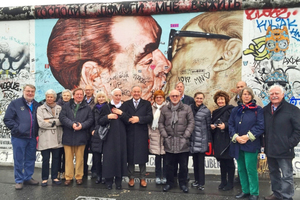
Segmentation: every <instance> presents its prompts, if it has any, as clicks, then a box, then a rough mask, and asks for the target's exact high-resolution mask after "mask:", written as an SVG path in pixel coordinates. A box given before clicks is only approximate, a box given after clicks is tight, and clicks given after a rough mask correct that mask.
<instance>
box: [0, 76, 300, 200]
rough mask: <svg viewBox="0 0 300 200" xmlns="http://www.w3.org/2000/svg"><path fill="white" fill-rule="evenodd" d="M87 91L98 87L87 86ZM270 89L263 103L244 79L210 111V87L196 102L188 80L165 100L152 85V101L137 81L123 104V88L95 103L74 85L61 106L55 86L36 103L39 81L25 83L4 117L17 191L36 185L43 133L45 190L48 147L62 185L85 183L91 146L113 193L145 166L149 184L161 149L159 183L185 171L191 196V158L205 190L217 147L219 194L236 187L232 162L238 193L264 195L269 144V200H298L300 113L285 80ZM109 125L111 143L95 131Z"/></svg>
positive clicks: (181, 179) (183, 184)
mask: <svg viewBox="0 0 300 200" xmlns="http://www.w3.org/2000/svg"><path fill="white" fill-rule="evenodd" d="M85 89H86V90H87V89H88V90H92V89H91V87H90V86H87V87H86V88H85ZM89 92H91V93H90V94H93V91H86V94H88V93H89ZM269 93H270V94H269V95H270V101H271V102H270V103H269V104H268V105H267V106H266V107H264V108H262V107H263V105H262V103H261V101H260V102H259V99H258V98H257V97H256V96H255V95H254V93H253V91H252V89H251V88H249V87H247V85H246V83H245V82H243V81H240V82H239V83H238V84H237V96H235V97H234V98H232V99H231V100H230V97H229V95H228V93H226V92H225V91H218V92H217V93H216V94H215V95H214V98H213V100H214V102H215V103H216V105H217V107H218V108H217V109H216V110H214V111H213V112H211V111H210V110H209V109H208V108H207V107H206V106H205V105H204V104H203V102H204V99H205V94H204V93H202V92H196V93H195V95H194V98H192V97H189V96H188V95H184V85H183V83H182V82H179V83H177V84H176V86H175V89H174V90H172V91H171V92H170V94H169V97H168V98H166V96H165V93H164V92H163V91H161V90H158V91H155V92H154V94H153V101H154V103H153V104H152V105H151V103H150V102H149V101H146V100H143V99H142V98H141V95H142V90H141V88H140V87H139V86H134V87H133V88H132V91H131V95H132V99H130V100H128V101H126V102H124V103H123V102H122V101H121V99H122V91H121V90H120V89H118V88H116V89H114V90H113V91H112V93H111V96H112V99H111V100H110V101H109V100H108V98H107V96H106V94H105V93H103V92H99V93H97V94H96V96H95V97H94V98H92V99H91V98H89V96H92V95H88V96H85V95H84V90H83V89H81V88H77V89H75V90H74V91H73V98H71V96H72V94H71V91H69V90H65V91H63V92H62V99H61V100H59V101H58V102H55V100H56V95H57V94H56V93H55V92H54V91H53V90H48V91H47V92H46V93H45V97H46V101H45V103H44V104H43V105H42V106H39V105H38V103H37V102H36V101H35V100H34V94H35V87H34V86H33V85H30V84H27V85H25V87H24V91H23V96H22V97H21V98H19V99H16V100H14V101H12V102H11V104H10V105H9V106H8V109H7V112H6V114H5V117H4V122H5V124H6V126H8V128H10V129H11V134H12V145H13V153H14V167H15V181H16V186H15V187H16V189H22V188H23V183H24V184H31V185H37V184H39V183H38V182H37V181H36V180H34V179H32V177H31V176H32V174H33V170H34V162H35V148H36V143H37V141H36V136H39V137H38V146H37V147H38V150H41V153H42V156H43V164H42V183H41V185H42V186H47V184H48V178H49V158H50V153H52V163H51V179H52V183H54V184H61V183H62V182H61V180H60V179H58V172H59V171H60V170H61V168H62V167H61V164H62V163H63V160H64V161H65V167H64V168H65V172H64V173H65V179H66V180H65V182H64V185H66V186H68V185H70V184H71V183H72V180H73V177H75V180H76V183H77V184H78V185H80V184H82V178H83V176H84V174H85V173H86V172H85V171H86V170H85V168H87V167H85V165H86V164H87V163H86V160H87V158H86V157H87V156H85V155H87V152H88V151H89V150H90V151H92V152H93V167H92V171H93V172H95V174H96V175H97V178H96V183H97V184H98V183H101V182H105V184H106V186H107V189H112V185H113V183H115V185H116V189H122V184H121V183H122V177H123V176H127V175H128V177H129V182H128V185H129V186H130V187H133V186H134V184H135V179H134V169H135V165H136V164H138V165H139V172H140V173H139V178H140V186H141V187H146V186H147V182H146V180H145V176H146V163H147V162H148V154H149V152H150V153H151V154H154V155H155V175H156V184H165V186H164V187H163V191H164V192H167V191H169V190H170V189H171V188H172V187H174V185H175V182H176V178H177V177H178V183H179V186H180V188H181V190H182V191H183V192H185V193H187V192H188V191H189V187H188V185H187V184H188V158H189V155H192V156H193V167H194V175H195V181H194V182H193V183H192V187H197V188H198V189H199V190H204V185H205V167H204V166H205V163H204V161H205V153H206V152H207V151H208V148H209V143H212V147H213V150H214V156H215V157H216V159H217V160H218V161H219V162H220V172H221V183H220V185H219V186H218V188H219V189H220V190H224V191H227V190H231V189H232V188H233V180H234V174H235V164H234V158H235V159H236V161H237V164H238V173H239V177H240V182H241V186H242V192H241V193H239V194H237V195H236V198H237V199H240V198H246V197H249V199H250V200H256V199H258V196H259V182H258V174H257V169H256V166H257V155H258V153H259V152H260V149H261V147H262V146H264V147H265V152H266V155H267V157H268V164H269V169H270V178H271V184H272V191H273V192H274V193H273V194H272V195H270V196H268V197H265V199H267V200H271V199H292V196H293V194H294V189H293V170H292V159H293V158H294V156H295V154H294V147H295V146H296V145H297V144H298V142H299V141H300V122H299V120H298V119H299V117H300V111H299V109H298V108H297V107H295V106H293V105H291V104H289V103H287V102H286V101H285V100H284V90H283V88H282V87H281V86H278V85H274V86H272V87H271V88H270V90H269ZM64 94H65V96H68V98H64ZM256 100H257V101H256ZM59 104H60V105H59ZM258 104H260V105H261V106H260V105H258ZM38 106H39V107H38ZM107 124H110V129H109V131H108V134H107V136H106V138H105V140H101V139H100V136H99V133H98V129H99V127H100V126H105V125H107ZM148 139H149V143H148ZM62 149H63V150H62ZM16 152H18V153H16ZM62 155H64V159H63V160H61V158H62ZM74 155H75V158H76V161H75V163H76V164H75V171H74V164H73V161H74ZM178 165H179V173H178ZM23 169H24V172H23ZM279 169H280V170H279ZM61 172H63V171H61ZM281 174H282V176H281ZM102 179H103V180H102Z"/></svg>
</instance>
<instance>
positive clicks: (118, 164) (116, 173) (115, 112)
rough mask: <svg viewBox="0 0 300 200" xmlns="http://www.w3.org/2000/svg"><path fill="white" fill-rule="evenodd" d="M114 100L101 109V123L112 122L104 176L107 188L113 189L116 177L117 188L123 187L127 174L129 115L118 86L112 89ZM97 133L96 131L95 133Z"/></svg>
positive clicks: (104, 152)
mask: <svg viewBox="0 0 300 200" xmlns="http://www.w3.org/2000/svg"><path fill="white" fill-rule="evenodd" d="M111 95H112V100H111V102H110V103H109V104H107V105H104V106H103V107H102V109H101V111H100V116H99V120H98V121H97V122H96V123H97V126H96V130H98V128H99V125H101V126H105V125H106V124H108V123H110V129H109V131H108V133H107V136H106V140H104V141H103V166H102V176H103V177H104V178H105V183H106V186H107V189H109V190H111V189H112V184H113V181H114V179H115V184H116V189H117V190H121V189H122V176H125V175H127V146H126V144H127V142H126V128H125V124H124V123H125V122H127V121H128V120H129V117H128V116H127V115H126V114H125V113H123V111H122V102H121V98H122V91H121V90H120V89H118V88H116V89H114V90H113V91H112V94H111ZM95 134H96V133H95Z"/></svg>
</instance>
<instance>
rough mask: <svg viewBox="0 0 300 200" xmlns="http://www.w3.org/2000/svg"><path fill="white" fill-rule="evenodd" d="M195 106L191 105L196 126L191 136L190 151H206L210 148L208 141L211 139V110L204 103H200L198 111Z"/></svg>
mask: <svg viewBox="0 0 300 200" xmlns="http://www.w3.org/2000/svg"><path fill="white" fill-rule="evenodd" d="M195 107H196V105H195V104H192V105H191V108H192V111H193V114H194V120H195V128H194V131H193V133H192V135H191V138H190V142H191V146H190V152H191V153H204V152H206V151H207V150H208V142H209V141H210V140H211V133H210V124H211V112H210V110H209V109H208V108H207V107H206V106H205V105H204V104H202V105H200V108H199V110H198V111H197V112H196V111H195Z"/></svg>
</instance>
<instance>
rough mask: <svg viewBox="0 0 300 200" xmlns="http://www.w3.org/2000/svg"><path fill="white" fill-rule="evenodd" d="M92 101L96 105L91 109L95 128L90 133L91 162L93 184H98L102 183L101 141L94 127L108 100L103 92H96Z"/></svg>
mask: <svg viewBox="0 0 300 200" xmlns="http://www.w3.org/2000/svg"><path fill="white" fill-rule="evenodd" d="M94 100H95V103H96V105H95V106H94V108H93V114H94V119H95V120H94V122H95V126H94V129H93V131H92V138H91V151H92V152H93V162H94V166H95V168H96V169H95V170H96V174H97V179H96V181H95V183H96V184H99V183H101V182H102V141H101V140H100V137H99V134H98V132H97V131H98V130H97V129H95V127H97V123H98V121H99V117H100V111H101V109H102V108H103V106H107V103H108V98H107V96H106V94H105V93H104V92H98V93H97V94H96V97H95V99H94ZM98 127H99V126H98Z"/></svg>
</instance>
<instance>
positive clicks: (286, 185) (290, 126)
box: [264, 85, 300, 200]
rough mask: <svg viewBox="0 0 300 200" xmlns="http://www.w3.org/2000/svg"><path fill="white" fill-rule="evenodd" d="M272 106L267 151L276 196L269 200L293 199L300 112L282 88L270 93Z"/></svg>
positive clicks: (267, 114) (267, 110)
mask: <svg viewBox="0 0 300 200" xmlns="http://www.w3.org/2000/svg"><path fill="white" fill-rule="evenodd" d="M269 95H270V97H269V98H270V101H271V102H270V103H269V104H268V105H267V106H266V107H264V117H265V134H264V136H265V150H266V155H267V157H268V165H269V170H270V178H271V185H272V191H273V194H271V195H270V196H267V197H265V199H266V200H277V199H292V197H293V196H294V180H293V166H292V160H293V158H294V157H295V152H294V147H295V146H297V144H298V143H299V141H300V121H299V119H300V110H299V108H297V107H296V106H294V105H292V104H289V103H288V102H286V101H285V100H284V90H283V88H282V87H281V86H280V85H273V86H271V87H270V89H269Z"/></svg>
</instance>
